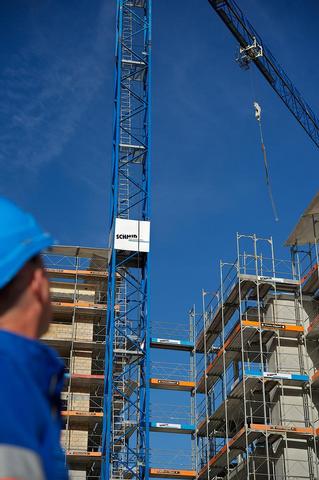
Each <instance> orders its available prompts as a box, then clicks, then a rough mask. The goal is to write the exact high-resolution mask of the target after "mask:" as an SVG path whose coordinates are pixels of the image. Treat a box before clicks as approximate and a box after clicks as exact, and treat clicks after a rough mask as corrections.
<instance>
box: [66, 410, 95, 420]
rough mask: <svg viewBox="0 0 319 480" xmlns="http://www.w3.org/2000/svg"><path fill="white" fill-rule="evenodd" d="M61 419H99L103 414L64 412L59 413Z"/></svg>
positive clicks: (77, 411) (79, 411) (75, 411)
mask: <svg viewBox="0 0 319 480" xmlns="http://www.w3.org/2000/svg"><path fill="white" fill-rule="evenodd" d="M61 415H62V417H91V418H101V417H103V412H86V411H81V410H64V411H62V412H61Z"/></svg>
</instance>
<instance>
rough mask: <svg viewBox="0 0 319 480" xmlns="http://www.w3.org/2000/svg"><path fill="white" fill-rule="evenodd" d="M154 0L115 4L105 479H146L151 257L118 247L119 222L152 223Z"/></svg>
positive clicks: (104, 438)
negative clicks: (152, 42)
mask: <svg viewBox="0 0 319 480" xmlns="http://www.w3.org/2000/svg"><path fill="white" fill-rule="evenodd" d="M151 8H152V5H151V0H117V18H116V52H115V62H116V64H115V100H114V126H113V161H112V192H111V213H110V248H111V257H110V261H109V278H108V280H109V282H108V305H107V335H106V352H105V384H104V419H103V443H102V469H101V478H102V479H103V480H105V479H124V478H137V479H143V480H144V479H148V477H149V403H150V402H149V377H150V358H149V357H150V313H149V289H150V282H149V270H150V268H149V263H150V254H149V253H144V252H143V253H142V252H135V251H119V250H115V249H114V248H113V247H114V231H115V222H116V219H117V218H122V219H130V220H140V221H149V220H150V166H151V155H150V149H151V93H150V92H151Z"/></svg>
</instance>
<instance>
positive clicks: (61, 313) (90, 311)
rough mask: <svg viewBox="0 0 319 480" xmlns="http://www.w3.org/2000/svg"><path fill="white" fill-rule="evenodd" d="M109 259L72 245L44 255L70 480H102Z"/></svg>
mask: <svg viewBox="0 0 319 480" xmlns="http://www.w3.org/2000/svg"><path fill="white" fill-rule="evenodd" d="M108 258H109V251H108V250H106V249H99V248H85V247H71V246H55V247H53V248H52V249H51V250H50V252H47V253H45V254H43V261H44V265H45V267H46V272H47V275H48V277H49V279H50V285H51V298H52V306H53V321H52V323H51V324H50V328H49V330H48V332H47V333H46V334H45V335H44V337H43V341H45V342H46V343H47V344H48V345H49V346H51V347H53V348H55V349H56V350H57V352H58V354H59V356H60V357H61V359H62V360H63V361H64V364H65V369H66V371H65V386H64V389H63V392H62V420H63V430H62V447H63V449H64V450H65V453H66V462H67V463H68V466H69V470H70V477H71V478H72V480H84V479H90V480H97V479H99V478H100V465H101V442H102V439H101V436H102V421H103V402H104V367H105V334H106V291H107V272H106V268H107V263H108Z"/></svg>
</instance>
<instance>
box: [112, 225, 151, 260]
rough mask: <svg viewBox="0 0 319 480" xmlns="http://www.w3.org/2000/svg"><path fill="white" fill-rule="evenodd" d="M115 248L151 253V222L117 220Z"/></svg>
mask: <svg viewBox="0 0 319 480" xmlns="http://www.w3.org/2000/svg"><path fill="white" fill-rule="evenodd" d="M114 248H115V250H129V251H131V252H149V251H150V222H147V221H142V220H128V219H126V218H117V219H116V220H115V236H114Z"/></svg>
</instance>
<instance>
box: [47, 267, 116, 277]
mask: <svg viewBox="0 0 319 480" xmlns="http://www.w3.org/2000/svg"><path fill="white" fill-rule="evenodd" d="M45 270H46V272H47V273H48V275H49V276H54V275H57V276H60V275H61V276H63V277H64V278H73V277H90V278H92V277H93V278H95V277H101V278H107V276H108V272H107V271H103V270H101V271H100V270H71V269H66V268H46V269H45Z"/></svg>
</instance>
